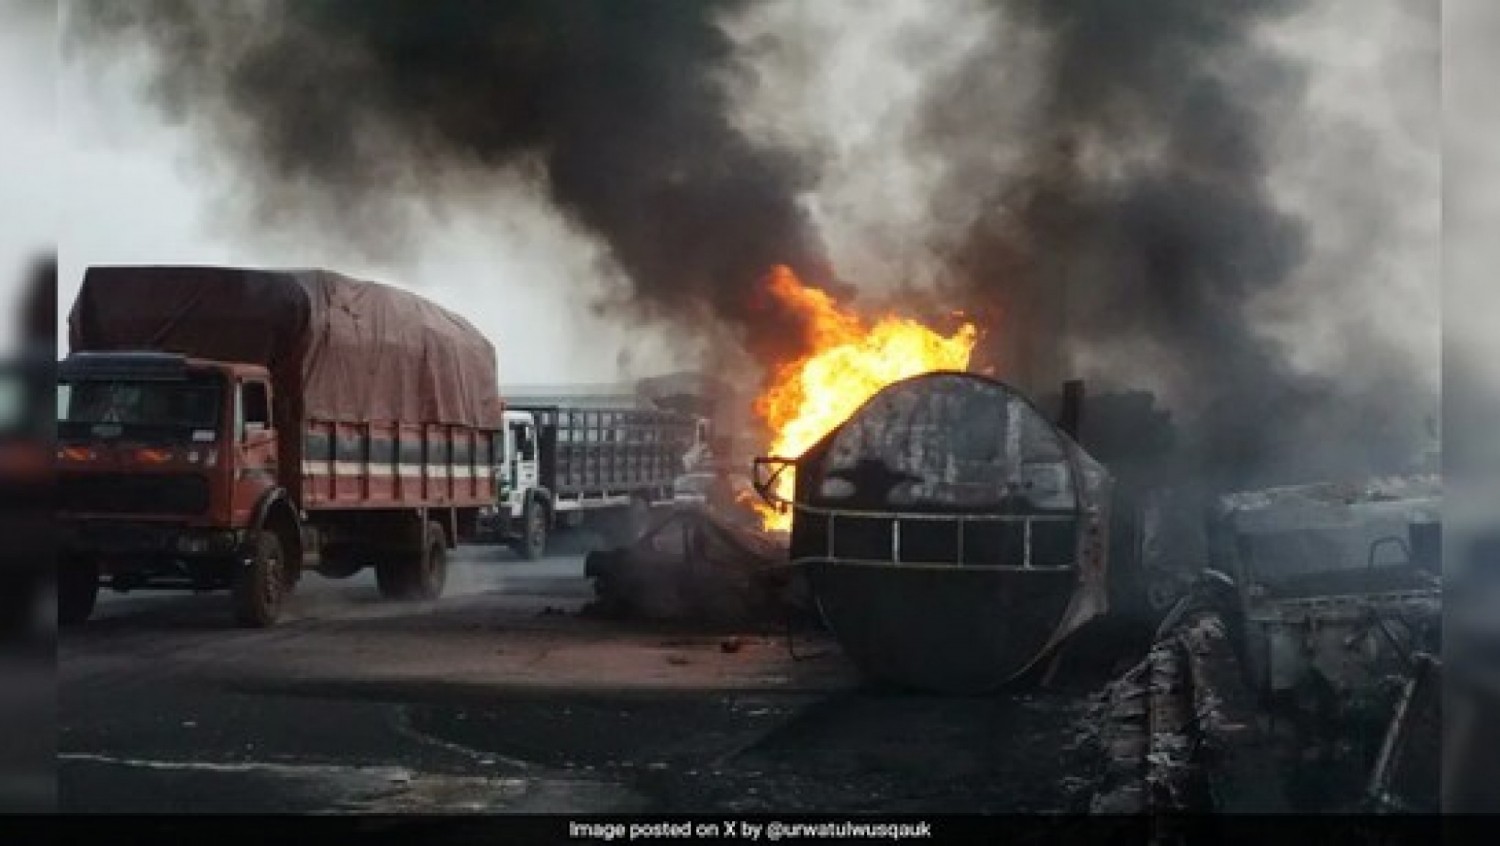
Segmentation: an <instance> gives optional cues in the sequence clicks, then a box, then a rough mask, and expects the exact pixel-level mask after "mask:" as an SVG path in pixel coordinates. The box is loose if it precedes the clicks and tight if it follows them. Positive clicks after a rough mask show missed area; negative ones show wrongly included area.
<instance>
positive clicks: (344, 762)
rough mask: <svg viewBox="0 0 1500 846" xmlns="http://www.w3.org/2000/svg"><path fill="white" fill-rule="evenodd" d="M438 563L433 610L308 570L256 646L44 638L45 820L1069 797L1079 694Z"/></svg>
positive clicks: (119, 612)
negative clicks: (50, 730) (938, 676)
mask: <svg viewBox="0 0 1500 846" xmlns="http://www.w3.org/2000/svg"><path fill="white" fill-rule="evenodd" d="M450 567H451V572H450V577H449V589H448V592H447V593H446V595H445V596H444V598H443V599H441V600H439V601H437V602H432V603H423V604H415V605H413V604H397V603H388V602H384V601H382V600H380V599H379V597H378V594H377V592H376V589H375V586H374V581H373V578H372V576H370V575H369V574H360V575H358V576H356V577H354V578H351V579H348V580H343V581H329V580H325V579H322V578H321V577H318V576H309V577H307V578H305V579H304V580H303V582H302V584H301V585H299V587H298V593H297V595H296V597H295V599H294V600H293V603H292V606H291V610H290V614H289V615H288V619H286V620H285V621H284V622H283V623H282V624H281V625H279V626H277V627H276V628H274V629H270V630H245V629H238V628H235V627H234V626H233V624H232V623H231V621H230V616H229V610H228V599H227V597H226V596H224V595H222V594H206V595H199V596H194V595H187V594H170V593H168V594H149V593H142V594H128V595H123V596H120V595H112V594H109V593H107V592H106V593H104V594H102V595H101V601H100V604H99V609H98V611H97V612H96V615H95V617H94V619H93V620H91V621H90V622H89V623H88V624H87V625H85V626H83V627H81V628H76V629H69V630H66V631H64V632H63V633H62V634H61V636H60V639H59V646H58V668H59V680H60V682H59V687H58V703H57V707H58V722H59V728H60V734H59V739H58V751H59V761H60V764H59V766H60V781H59V800H60V805H61V810H63V811H66V812H79V811H90V812H107V811H115V812H269V811H283V812H302V811H324V812H326V811H335V812H336V811H355V812H380V811H397V812H400V811H421V812H428V811H436V812H442V811H481V812H524V811H541V812H578V813H581V812H605V811H638V812H650V811H705V812H706V811H732V810H741V811H755V810H778V811H784V812H785V811H799V810H800V811H819V812H829V811H863V810H882V811H914V812H938V811H992V812H1004V811H1051V810H1064V809H1067V808H1069V807H1072V806H1074V805H1075V804H1076V803H1077V802H1078V801H1079V800H1080V793H1079V790H1080V788H1081V787H1082V786H1083V779H1082V778H1081V777H1080V776H1081V774H1082V770H1083V768H1084V767H1085V766H1086V763H1085V762H1084V761H1083V759H1081V758H1080V757H1079V756H1080V754H1081V753H1080V752H1079V750H1078V737H1077V726H1076V721H1077V720H1078V718H1079V717H1080V716H1081V715H1082V713H1083V711H1084V708H1085V706H1086V705H1087V701H1086V699H1085V697H1084V696H1082V695H1081V694H1080V692H1078V691H1056V692H1033V693H1027V694H1013V695H1008V696H1000V697H987V698H959V699H952V698H948V699H945V698H936V697H926V696H917V695H909V694H900V693H890V692H882V691H874V690H868V689H865V688H864V687H863V686H862V685H861V683H860V681H859V680H858V678H857V677H856V675H855V674H854V672H853V671H852V669H851V668H850V666H849V665H848V664H847V663H846V662H845V661H844V659H843V658H842V656H841V655H840V654H839V652H838V649H837V646H836V645H835V644H833V643H832V642H831V641H829V640H827V639H826V638H824V637H823V636H822V635H820V634H818V633H801V634H798V635H797V636H796V638H795V642H794V644H793V646H794V649H791V650H789V648H788V643H787V641H786V638H785V636H784V634H782V633H779V632H764V631H762V632H703V631H680V630H673V629H671V628H668V627H663V626H658V625H646V624H628V623H620V622H610V621H603V620H596V619H592V618H588V617H585V616H579V615H578V614H577V612H578V610H579V609H580V608H581V607H582V606H583V605H584V604H585V603H587V602H588V600H589V599H590V598H591V588H590V586H589V584H588V582H587V581H586V580H584V578H583V575H582V571H583V564H582V558H581V557H579V556H567V557H556V558H550V559H547V560H544V561H541V562H535V563H528V562H522V561H518V560H516V559H514V558H513V557H512V556H511V554H510V553H509V552H507V551H502V550H500V549H491V548H472V549H463V550H460V551H459V553H458V554H457V555H456V556H455V560H454V561H453V563H452V564H451V565H450ZM731 638H738V640H731ZM726 642H728V643H729V644H730V648H726ZM735 643H738V644H739V646H738V647H737V648H735V647H734V644H735ZM793 652H795V654H796V657H793Z"/></svg>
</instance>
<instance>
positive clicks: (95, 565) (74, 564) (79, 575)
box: [57, 558, 99, 626]
mask: <svg viewBox="0 0 1500 846" xmlns="http://www.w3.org/2000/svg"><path fill="white" fill-rule="evenodd" d="M60 563H61V564H62V566H61V567H59V568H58V569H57V622H58V625H62V626H76V625H78V624H80V623H82V622H84V621H85V620H87V619H88V618H89V617H90V616H91V615H92V614H93V613H94V603H95V601H96V600H97V599H98V598H99V562H97V561H94V560H92V559H87V558H65V559H63V560H62V561H61V562H60Z"/></svg>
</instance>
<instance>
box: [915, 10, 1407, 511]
mask: <svg viewBox="0 0 1500 846" xmlns="http://www.w3.org/2000/svg"><path fill="white" fill-rule="evenodd" d="M1306 5H1307V4H1306V3H1305V2H1302V0H1230V1H1229V2H1212V3H1205V2H1201V0H1137V1H1135V2H1118V0H1009V2H1001V3H997V11H999V12H1000V13H1001V14H1000V15H999V16H998V18H997V21H998V23H997V24H996V27H997V29H996V32H995V34H994V37H993V38H991V39H989V41H988V42H987V44H986V46H984V47H982V48H981V49H980V50H978V52H977V53H976V54H975V55H974V56H973V57H972V58H970V59H969V60H967V61H966V63H965V65H964V66H963V67H962V68H961V69H960V70H959V71H958V75H957V77H956V78H953V79H947V80H943V82H942V83H941V84H939V85H938V86H937V87H936V88H935V89H934V95H933V99H932V105H931V108H930V109H929V110H928V114H927V118H926V120H925V121H924V124H923V130H922V132H921V133H920V142H921V143H922V144H924V145H926V146H927V147H928V149H933V150H936V151H938V152H939V153H940V154H942V155H943V156H944V158H945V160H946V161H947V163H948V167H949V168H950V178H949V180H948V185H947V187H946V189H945V190H943V191H941V192H940V193H939V195H938V196H937V197H936V198H935V200H936V204H937V205H936V206H935V208H945V207H946V208H952V207H955V206H959V205H962V204H963V203H965V202H971V198H972V196H973V195H974V194H975V193H976V191H987V192H988V194H987V196H988V199H987V200H986V201H985V202H984V203H982V204H981V205H980V206H979V212H978V214H977V215H976V216H975V218H974V219H973V220H972V222H971V223H970V224H969V225H968V226H967V228H966V229H965V230H964V233H963V235H962V236H961V237H960V238H958V239H957V241H956V246H955V247H953V248H952V249H951V251H950V255H951V258H950V264H951V267H952V269H953V277H954V278H955V280H956V287H957V291H956V292H955V295H956V296H957V297H959V298H961V299H963V300H965V301H967V303H968V306H969V308H970V309H971V310H972V311H975V312H976V313H980V312H982V313H988V314H991V315H996V316H994V317H992V320H994V321H995V323H996V324H997V325H996V327H995V329H996V331H992V332H990V333H989V335H988V337H990V338H993V339H995V340H996V341H997V344H995V345H992V346H991V347H989V348H987V349H984V350H982V351H981V352H982V355H983V356H984V357H986V358H987V359H989V360H991V361H992V363H993V364H994V366H996V367H997V368H998V371H999V372H1000V373H1001V374H1002V375H1005V376H1008V377H1010V378H1012V379H1013V380H1015V381H1017V382H1018V383H1021V384H1024V385H1026V386H1027V387H1028V388H1029V389H1030V390H1033V391H1039V392H1045V391H1047V390H1049V389H1055V387H1056V385H1057V384H1059V383H1060V382H1061V381H1062V380H1063V379H1066V378H1069V377H1070V376H1072V375H1076V374H1075V373H1074V372H1073V370H1074V368H1075V367H1080V366H1082V365H1080V364H1078V363H1077V362H1078V361H1080V360H1081V359H1075V358H1074V356H1075V355H1078V354H1079V353H1083V352H1092V353H1094V355H1092V356H1091V358H1092V359H1093V360H1094V361H1097V360H1099V359H1100V358H1106V359H1108V360H1109V361H1110V362H1111V364H1110V365H1109V367H1108V371H1109V375H1110V376H1112V377H1113V378H1115V379H1117V380H1118V381H1119V382H1121V383H1123V384H1120V385H1117V386H1116V387H1117V388H1124V389H1129V388H1131V387H1133V385H1132V384H1130V383H1131V382H1132V381H1134V385H1140V384H1143V383H1144V384H1151V383H1156V384H1163V383H1164V384H1165V385H1166V390H1167V391H1168V392H1170V393H1171V394H1173V396H1172V397H1171V398H1170V399H1169V400H1168V403H1169V404H1171V405H1173V406H1175V408H1176V409H1177V410H1179V411H1182V410H1187V411H1188V412H1189V413H1188V414H1186V415H1182V414H1179V415H1178V418H1179V420H1178V422H1179V424H1185V431H1184V432H1183V433H1182V434H1183V435H1184V438H1183V440H1184V441H1185V444H1184V445H1185V446H1187V447H1188V448H1189V449H1190V450H1191V452H1192V459H1191V463H1192V465H1193V472H1194V473H1195V474H1206V476H1207V477H1210V478H1212V480H1213V482H1214V483H1215V484H1216V485H1221V486H1228V487H1233V486H1239V485H1249V484H1257V483H1269V482H1288V483H1290V482H1296V481H1303V480H1311V479H1315V478H1318V477H1320V476H1325V475H1340V474H1346V473H1349V474H1361V473H1365V472H1370V471H1376V472H1379V471H1382V470H1390V469H1392V468H1395V467H1398V466H1399V465H1401V464H1402V463H1403V462H1404V461H1406V460H1407V459H1408V458H1409V457H1410V456H1411V453H1412V447H1413V440H1412V427H1413V425H1416V426H1417V427H1420V425H1421V414H1422V412H1423V411H1424V409H1414V408H1413V407H1412V405H1411V404H1410V402H1409V398H1410V397H1411V396H1413V395H1415V392H1414V391H1411V390H1408V389H1407V388H1408V387H1409V386H1408V385H1406V384H1405V383H1403V382H1402V379H1403V378H1404V377H1405V374H1406V372H1407V371H1406V370H1404V369H1403V367H1402V365H1401V363H1400V362H1398V361H1395V360H1392V361H1389V362H1386V363H1388V364H1390V365H1391V366H1392V369H1391V371H1390V383H1391V387H1390V390H1388V391H1379V392H1374V393H1372V394H1368V395H1363V396H1358V397H1351V396H1350V395H1349V394H1350V392H1349V391H1347V390H1345V389H1344V388H1343V387H1342V386H1341V385H1340V383H1339V382H1338V381H1337V380H1335V379H1322V378H1313V377H1310V376H1305V375H1301V374H1299V373H1297V372H1294V370H1293V369H1292V368H1291V366H1290V365H1289V364H1288V358H1287V355H1286V351H1285V350H1283V349H1281V348H1279V347H1278V346H1277V345H1276V344H1274V343H1273V342H1272V341H1270V340H1267V339H1266V338H1264V337H1263V336H1261V335H1259V334H1257V333H1256V331H1255V330H1254V327H1253V324H1252V321H1251V319H1250V316H1249V314H1248V308H1249V306H1250V304H1251V301H1252V299H1253V297H1254V296H1255V295H1256V294H1258V293H1260V292H1263V291H1266V290H1268V289H1273V288H1275V287H1276V286H1278V285H1280V284H1282V283H1283V282H1285V281H1287V279H1288V278H1289V277H1290V276H1291V275H1292V274H1293V273H1294V272H1296V271H1297V270H1298V269H1299V267H1301V266H1302V264H1303V262H1304V260H1305V258H1306V256H1307V252H1308V237H1309V236H1308V226H1307V222H1306V221H1302V220H1298V219H1294V218H1292V217H1289V216H1288V215H1287V214H1285V213H1283V212H1282V211H1280V210H1279V209H1278V208H1277V206H1276V204H1275V203H1274V202H1273V200H1272V197H1271V195H1270V192H1269V188H1268V183H1267V180H1268V174H1269V171H1270V167H1271V165H1272V162H1271V161H1270V160H1269V158H1270V153H1269V144H1270V139H1271V138H1272V137H1273V133H1274V132H1275V130H1276V128H1277V127H1278V126H1281V125H1284V122H1285V121H1289V120H1295V119H1297V114H1298V107H1299V105H1300V98H1301V95H1302V92H1303V81H1304V80H1303V77H1304V69H1303V68H1301V67H1299V66H1297V65H1296V64H1295V63H1293V62H1292V61H1291V60H1289V59H1286V58H1284V57H1282V56H1280V55H1278V54H1274V53H1272V52H1269V51H1268V50H1266V49H1265V48H1263V47H1261V46H1259V41H1258V39H1257V38H1256V28H1257V27H1259V26H1260V25H1262V24H1265V23H1270V22H1274V21H1277V20H1280V19H1282V18H1284V17H1285V16H1287V15H1290V14H1292V13H1294V12H1296V11H1298V10H1300V9H1302V8H1303V7H1304V6H1306ZM1018 33H1025V34H1030V35H1034V36H1038V37H1039V39H1040V42H1041V44H1042V47H1041V52H1040V55H1041V59H1040V61H1041V63H1042V67H1041V68H1040V69H1039V70H1040V73H1038V74H1036V76H1037V78H1039V79H1040V80H1041V82H1040V92H1039V95H1038V99H1037V100H1036V102H1035V103H1034V108H1033V109H1032V112H1031V113H1029V115H1028V117H1027V119H1025V120H1023V121H1020V122H1015V121H1014V120H1013V119H1008V120H1010V122H1008V123H1003V124H1002V123H1000V122H999V121H1000V120H1001V119H1000V118H997V117H994V115H996V114H997V111H996V110H995V109H994V108H987V105H988V104H992V103H994V102H995V101H996V100H995V98H997V97H1006V96H1009V97H1016V96H1021V94H1020V93H1018V92H1017V90H1016V89H1017V86H1018V84H1019V83H1018V82H1017V81H1016V80H1018V79H1024V78H1025V77H1024V75H1018V74H1016V72H1015V71H1016V65H1015V59H1014V56H1015V54H1016V52H1017V47H1016V45H1017V43H1018V42H1017V40H1016V37H1015V36H1016V35H1017V34H1018ZM1032 70H1037V69H1035V68H1033V69H1032ZM1001 144H1008V145H1016V144H1019V145H1020V146H1021V161H1022V165H1021V166H1020V167H1019V168H1016V167H1007V168H1003V169H1002V168H997V167H996V166H995V165H994V164H993V161H994V149H993V148H995V147H997V146H999V145H1001ZM1376 246H1377V245H1373V244H1372V245H1371V248H1372V249H1374V248H1376ZM1337 282H1338V284H1343V283H1344V280H1337ZM1371 347H1372V350H1374V351H1375V352H1374V355H1376V356H1378V355H1379V349H1380V345H1379V343H1378V341H1377V340H1375V339H1371ZM1132 369H1134V371H1135V373H1134V378H1133V377H1132V375H1131V371H1132ZM1148 370H1149V371H1151V372H1146V371H1148ZM1085 418H1086V419H1087V413H1086V414H1085ZM1184 418H1186V419H1184ZM1414 421H1415V423H1414ZM1160 422H1161V421H1159V420H1155V419H1154V418H1153V419H1152V420H1149V421H1148V420H1146V419H1144V418H1142V419H1140V420H1136V421H1135V422H1134V423H1132V422H1131V420H1130V419H1119V420H1116V421H1115V422H1114V423H1113V424H1111V425H1114V426H1116V427H1117V428H1119V429H1120V431H1118V432H1114V433H1102V432H1101V436H1102V437H1105V438H1106V439H1108V440H1110V441H1112V442H1122V441H1123V442H1127V443H1128V442H1129V441H1130V440H1131V438H1132V436H1133V435H1134V436H1137V439H1138V440H1139V441H1141V442H1147V441H1156V440H1157V438H1156V437H1155V435H1152V434H1150V433H1149V432H1147V431H1145V428H1144V427H1147V426H1148V424H1149V427H1156V426H1159V425H1160ZM1093 425H1094V428H1095V431H1096V432H1100V428H1099V427H1102V426H1105V425H1107V424H1106V422H1105V421H1102V420H1100V419H1099V418H1097V417H1096V418H1095V420H1094V424H1093ZM1137 429H1140V431H1135V430H1137ZM1200 478H1203V476H1201V475H1200Z"/></svg>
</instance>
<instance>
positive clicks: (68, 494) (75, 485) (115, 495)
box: [57, 473, 209, 516]
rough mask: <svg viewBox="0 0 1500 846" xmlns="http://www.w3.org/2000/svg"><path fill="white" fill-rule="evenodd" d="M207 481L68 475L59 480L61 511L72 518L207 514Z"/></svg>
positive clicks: (187, 476) (176, 477)
mask: <svg viewBox="0 0 1500 846" xmlns="http://www.w3.org/2000/svg"><path fill="white" fill-rule="evenodd" d="M208 499H209V496H208V480H207V479H205V478H204V477H202V476H198V475H194V474H188V473H184V474H171V475H166V474H163V475H127V474H108V473H103V474H98V475H68V474H60V475H59V476H58V479H57V507H58V511H60V512H63V513H73V514H86V513H91V514H180V515H183V516H197V515H201V514H203V513H204V512H206V511H207V510H208Z"/></svg>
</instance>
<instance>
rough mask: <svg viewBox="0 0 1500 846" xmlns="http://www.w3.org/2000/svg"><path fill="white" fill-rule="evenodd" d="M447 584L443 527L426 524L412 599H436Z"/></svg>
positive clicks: (446, 561)
mask: <svg viewBox="0 0 1500 846" xmlns="http://www.w3.org/2000/svg"><path fill="white" fill-rule="evenodd" d="M447 582H448V543H447V540H446V538H445V536H444V533H443V527H442V525H441V524H438V523H428V524H427V541H426V544H425V549H424V550H423V552H422V557H421V559H420V560H418V562H417V572H416V574H415V577H414V578H413V579H412V587H413V591H412V592H413V598H414V599H437V598H438V597H440V596H442V595H443V586H444V585H445V584H447Z"/></svg>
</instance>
